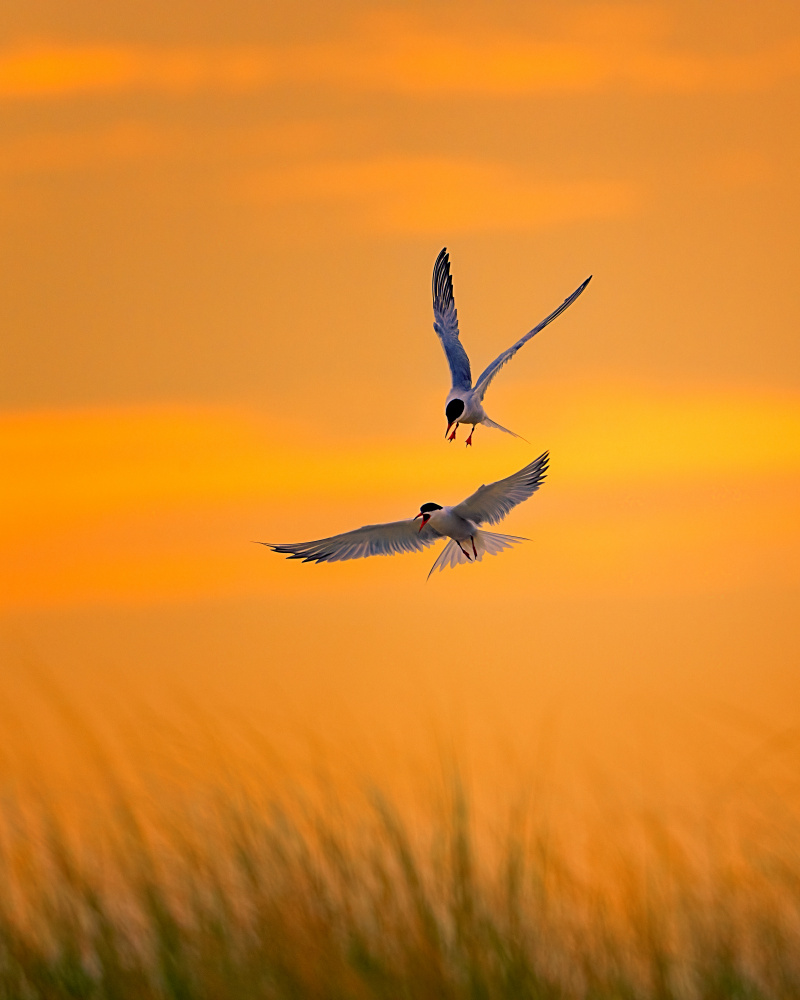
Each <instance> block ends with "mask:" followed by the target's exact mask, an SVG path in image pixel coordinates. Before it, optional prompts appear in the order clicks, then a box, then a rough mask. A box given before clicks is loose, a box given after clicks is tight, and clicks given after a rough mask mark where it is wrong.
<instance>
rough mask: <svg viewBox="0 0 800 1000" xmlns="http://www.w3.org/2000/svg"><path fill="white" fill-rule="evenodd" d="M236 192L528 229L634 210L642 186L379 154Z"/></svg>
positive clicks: (445, 227)
mask: <svg viewBox="0 0 800 1000" xmlns="http://www.w3.org/2000/svg"><path fill="white" fill-rule="evenodd" d="M236 192H237V194H238V196H240V197H244V198H245V199H247V200H249V201H252V202H255V203H257V204H261V205H263V206H265V207H277V206H286V205H296V206H308V207H310V208H313V209H314V212H315V213H318V210H319V207H320V206H326V205H327V206H331V207H337V206H338V207H342V206H343V207H345V208H346V209H348V210H355V213H356V215H357V216H358V217H359V218H360V221H361V223H362V224H363V225H365V226H367V227H369V228H373V229H378V230H382V231H385V232H393V233H415V234H417V233H420V234H438V233H441V232H443V231H446V232H449V233H457V232H474V231H490V230H498V231H508V230H525V231H528V230H531V229H539V228H545V227H548V226H553V225H561V224H564V223H569V222H575V221H578V220H586V219H603V218H614V217H617V216H620V215H625V214H627V213H629V212H630V211H632V210H633V209H634V208H635V207H636V205H637V204H638V201H639V192H638V190H637V189H636V188H635V187H634V186H633V185H631V184H628V183H625V182H623V181H616V180H603V179H583V180H552V179H541V178H537V177H535V176H533V175H531V174H530V173H528V172H527V171H525V170H524V169H522V168H514V167H509V166H507V165H505V164H501V163H491V162H479V161H469V160H457V159H443V158H438V157H422V156H420V157H384V158H373V159H367V160H342V161H328V162H322V163H311V164H301V165H299V166H295V167H286V168H277V169H271V170H265V171H260V172H255V173H252V174H250V175H248V176H247V177H244V178H242V179H240V180H239V181H238V182H237V183H236Z"/></svg>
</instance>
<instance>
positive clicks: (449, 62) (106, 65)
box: [0, 5, 800, 100]
mask: <svg viewBox="0 0 800 1000" xmlns="http://www.w3.org/2000/svg"><path fill="white" fill-rule="evenodd" d="M644 13H645V15H646V16H643V15H642V12H639V15H638V16H637V13H636V9H635V8H632V7H631V6H630V5H623V6H618V5H617V6H613V5H612V6H611V7H607V6H604V7H602V8H601V9H600V10H599V12H598V10H597V9H596V8H592V7H589V8H588V9H587V10H586V11H585V12H584V13H583V14H582V15H580V16H579V17H578V18H577V20H576V18H575V17H573V18H572V20H569V21H567V20H564V21H563V22H562V23H561V24H560V25H558V26H554V27H552V28H551V29H550V30H549V31H548V33H547V34H546V35H545V34H544V33H537V34H534V33H530V34H528V35H524V34H522V35H520V34H513V35H512V34H510V33H508V32H507V31H503V30H501V29H498V28H497V27H496V26H493V25H491V24H489V25H486V26H483V27H481V28H479V27H477V26H472V27H469V26H465V25H461V26H460V27H454V26H451V27H449V28H448V30H447V32H446V33H444V32H442V31H440V30H433V29H431V28H430V26H429V25H428V24H427V23H426V22H425V21H423V20H422V19H416V18H413V17H409V16H407V15H403V16H399V15H395V16H391V17H388V18H387V17H386V16H383V17H378V18H376V17H372V18H369V19H367V20H365V21H362V22H360V23H354V24H353V25H352V26H351V28H350V30H349V31H348V32H347V33H346V34H343V35H342V36H340V37H339V38H337V39H332V40H329V41H325V42H319V43H315V44H302V43H301V44H293V45H287V46H281V47H278V46H270V45H264V44H257V43H256V44H253V45H247V46H217V47H214V46H182V47H165V46H161V47H155V46H152V47H145V46H136V45H128V44H123V43H120V44H113V45H75V44H67V43H60V42H57V41H54V42H51V43H48V44H43V43H36V44H33V43H31V44H17V45H16V46H9V47H6V48H5V49H4V50H2V51H0V99H6V100H10V99H36V98H39V99H41V98H48V97H49V98H53V97H68V96H76V95H80V94H92V93H94V94H101V93H119V92H123V91H157V92H160V93H164V94H171V95H175V96H179V95H185V94H191V93H198V92H204V91H207V92H225V93H243V92H249V91H258V90H264V89H268V88H271V87H275V86H279V85H290V86H301V87H305V86H311V87H320V86H324V87H334V88H340V89H346V90H358V91H374V92H383V93H386V92H391V93H398V94H409V95H415V94H416V95H425V96H427V95H448V94H449V95H458V94H465V95H473V96H475V95H486V96H489V97H492V96H494V97H502V96H506V97H513V96H521V95H526V94H550V93H559V92H562V93H564V92H567V93H568V92H589V91H611V90H616V91H619V90H632V91H637V92H644V93H687V94H688V93H703V92H738V91H752V90H759V89H765V88H770V87H774V86H776V85H778V84H780V83H781V82H783V81H786V80H796V79H797V78H798V76H800V37H790V38H785V39H781V40H778V41H775V42H773V43H771V44H769V45H766V46H763V47H761V48H758V49H751V50H746V51H740V52H736V53H731V52H724V53H722V52H718V51H699V50H697V49H690V48H686V47H684V46H681V45H680V44H678V43H676V42H674V41H673V40H672V39H671V38H670V36H669V32H668V26H667V25H666V24H665V19H664V18H663V17H662V16H659V11H658V8H653V9H652V10H651V12H650V13H649V14H648V13H647V11H645V12H644Z"/></svg>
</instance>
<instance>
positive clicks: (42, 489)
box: [0, 386, 800, 605]
mask: <svg viewBox="0 0 800 1000" xmlns="http://www.w3.org/2000/svg"><path fill="white" fill-rule="evenodd" d="M540 405H542V406H544V407H546V408H547V409H548V411H549V412H550V416H551V420H552V424H553V428H554V439H553V440H552V441H548V442H547V443H548V444H549V446H550V449H551V455H552V469H553V471H552V474H551V482H549V483H547V484H546V488H545V489H544V490H543V491H542V493H541V494H540V496H539V497H537V498H535V500H534V501H532V502H531V503H530V504H529V505H526V506H525V507H524V508H523V509H520V510H519V511H518V512H515V514H514V518H513V520H514V521H515V523H516V524H521V525H522V526H523V527H521V528H519V529H518V530H519V531H520V532H521V533H522V534H526V535H529V536H531V537H534V538H535V542H536V546H537V550H538V556H537V562H538V563H539V564H540V565H541V560H542V558H543V554H546V559H547V563H548V566H549V569H548V573H547V574H546V576H543V577H542V582H543V583H545V582H546V586H547V588H548V589H552V587H554V586H556V587H558V588H560V589H563V590H565V591H567V592H569V591H579V592H582V591H584V590H585V589H586V588H587V586H594V587H599V588H600V589H601V590H604V589H608V588H609V587H610V588H611V589H612V590H617V589H618V588H619V587H620V585H622V586H623V589H625V587H624V582H623V583H621V581H624V579H625V577H626V575H628V576H629V575H630V573H631V567H633V578H632V579H633V585H634V586H635V587H637V588H638V587H640V586H641V576H642V573H643V571H644V566H645V565H647V566H648V567H649V572H650V573H651V574H654V575H655V576H657V578H658V581H659V586H661V587H663V586H664V585H665V583H666V585H668V587H669V589H675V588H677V589H678V590H679V591H680V590H683V589H687V588H688V590H690V591H691V590H693V589H694V588H695V587H696V586H698V585H699V586H701V588H705V587H707V586H709V585H711V586H716V585H719V584H720V583H721V582H723V581H724V580H725V579H726V577H730V575H731V574H732V573H733V574H734V576H735V577H736V579H737V580H741V579H742V574H744V577H745V578H746V577H747V574H748V573H755V574H756V576H759V575H761V573H762V569H763V566H762V567H761V568H760V567H759V559H760V560H761V562H762V563H764V561H766V563H767V564H769V565H772V563H774V562H775V558H774V556H775V554H776V553H782V555H781V558H779V559H778V567H777V569H774V570H773V572H775V571H777V572H778V573H779V575H780V577H781V578H782V579H786V580H795V579H796V578H797V577H798V571H796V570H795V569H793V568H792V567H793V566H794V567H797V566H800V524H798V522H797V519H796V517H795V504H796V501H797V498H798V495H797V490H796V489H795V490H793V491H792V492H791V493H789V494H788V495H787V493H786V486H787V482H794V483H795V484H800V400H798V399H797V398H795V397H791V396H784V397H780V396H773V397H770V396H767V395H766V394H754V393H747V392H741V391H740V392H738V393H736V392H733V391H728V392H725V393H720V392H718V391H714V390H711V391H709V390H706V391H703V390H702V389H699V388H695V389H693V390H691V391H690V390H687V389H683V390H680V391H677V390H673V391H672V392H667V391H663V390H662V391H660V392H659V391H658V390H653V391H651V392H649V393H643V392H641V390H631V389H629V388H627V387H625V386H617V387H616V389H614V390H613V391H609V389H608V388H606V389H603V390H602V391H599V390H597V389H594V390H593V389H587V388H584V387H576V388H573V389H572V391H569V390H567V389H565V388H564V387H561V391H560V392H558V393H555V392H554V393H552V395H551V396H550V398H546V399H545V400H543V401H540ZM482 437H483V440H481V441H480V446H481V447H482V448H485V449H488V448H489V447H490V445H491V444H492V443H495V444H499V442H491V441H490V440H488V439H487V438H488V435H487V434H486V433H484V435H482ZM0 456H1V458H2V463H3V466H4V468H5V469H6V470H8V472H9V482H10V483H12V484H14V485H13V486H12V487H11V489H9V490H7V491H6V492H5V493H4V495H3V498H2V501H0V521H1V522H2V525H3V529H2V532H1V533H0V537H3V538H4V539H5V543H4V545H5V552H4V554H3V563H4V565H6V566H7V567H10V566H16V567H17V569H16V571H15V572H14V573H13V574H12V576H13V579H9V585H8V589H7V590H6V592H5V595H4V597H3V599H4V600H5V601H6V602H8V603H10V604H12V605H14V604H18V603H23V604H30V603H34V604H35V603H37V602H38V601H39V600H41V601H43V602H44V603H50V602H51V601H53V600H56V601H61V600H67V601H69V602H74V601H81V600H85V599H90V598H91V595H96V594H98V593H100V592H105V593H106V594H107V598H108V599H110V600H114V599H115V598H120V599H123V600H127V599H130V598H131V597H136V599H142V598H146V597H147V594H148V592H149V589H150V588H152V591H153V595H154V596H155V595H158V596H162V597H163V596H165V595H167V594H168V595H171V596H172V597H179V596H181V595H186V594H189V595H194V596H198V595H201V594H204V593H208V594H220V593H224V592H225V591H226V590H230V591H231V592H232V593H239V594H241V593H246V592H247V591H248V590H253V591H254V592H258V591H260V590H262V589H264V588H265V587H266V588H267V589H270V588H272V587H278V588H282V587H284V586H292V587H294V586H297V585H298V584H300V585H302V583H301V580H300V579H298V577H297V576H296V574H295V569H296V567H294V566H287V565H285V564H284V563H283V561H282V560H280V559H278V558H277V557H275V556H272V555H270V556H267V555H266V553H263V552H260V551H259V559H258V560H257V561H256V560H255V559H254V558H253V552H252V551H251V550H250V548H249V547H248V545H247V543H248V542H249V541H250V539H249V538H247V537H239V538H238V539H237V538H236V537H235V534H234V533H233V531H232V525H236V524H239V525H242V530H244V527H243V515H242V511H245V510H246V511H247V512H248V514H247V517H248V518H249V519H253V520H254V523H255V524H256V525H257V528H251V530H254V531H256V530H257V532H258V537H259V538H263V537H264V536H266V539H267V540H273V541H280V540H286V541H288V540H298V541H299V540H302V539H303V538H306V537H308V538H311V537H320V536H324V535H325V534H329V533H330V534H333V533H335V532H337V531H340V530H346V529H347V528H348V527H353V528H355V527H358V526H359V524H360V523H362V520H367V521H369V520H373V521H374V520H394V519H396V518H398V517H403V516H411V515H412V513H413V511H415V510H416V508H417V507H418V505H419V503H422V502H423V500H424V497H427V495H428V493H429V492H431V489H432V484H436V483H441V480H442V478H443V477H442V473H441V470H442V462H443V460H444V459H445V457H446V458H447V459H448V460H452V458H453V452H452V450H451V449H448V448H447V446H446V445H445V444H444V443H443V442H439V441H435V440H434V441H430V440H428V441H426V442H419V441H415V440H409V439H404V440H403V439H401V440H393V439H389V440H388V441H384V440H376V441H373V442H371V443H369V444H367V443H365V444H364V445H361V446H359V447H355V448H353V447H349V448H348V449H347V459H346V461H342V455H341V451H340V450H339V446H338V445H337V442H336V440H335V439H333V438H331V437H326V438H324V439H323V440H322V441H318V442H317V443H315V444H312V443H311V442H309V440H308V439H307V438H304V436H303V435H302V434H301V433H298V432H297V431H296V430H293V429H292V427H291V424H274V423H270V422H269V421H267V420H266V419H265V418H263V417H258V416H256V415H253V414H247V413H246V412H245V411H236V410H225V409H221V408H218V409H208V408H200V407H198V408H195V409H191V408H177V409H168V408H162V409H155V410H146V409H141V410H116V411H115V410H111V411H83V412H80V411H78V412H72V413H70V412H61V413H58V412H51V413H28V414H18V415H11V416H6V417H4V418H2V420H0ZM528 458H529V453H528V449H526V448H523V447H522V446H515V449H512V450H510V449H508V448H506V449H505V450H504V451H503V453H502V458H500V457H499V456H498V455H494V456H491V457H490V456H488V455H487V456H486V457H485V458H484V459H483V461H482V463H481V466H482V468H481V480H480V481H483V479H484V478H489V477H488V475H486V471H487V469H488V468H491V469H492V470H493V472H492V477H491V478H495V477H496V478H500V477H502V476H503V475H507V474H509V473H510V472H512V471H514V470H515V468H516V467H518V466H520V465H521V464H524V462H525V461H527V460H528ZM511 463H513V465H512V464H511ZM475 474H476V473H475V471H474V467H473V466H472V465H470V466H466V465H465V466H464V467H463V468H462V469H461V471H460V473H458V474H455V475H452V476H451V477H450V482H448V484H447V486H446V487H444V488H446V489H447V490H448V493H452V495H448V496H445V497H442V498H441V502H445V503H447V502H455V501H456V500H457V499H459V498H460V496H461V495H462V494H464V495H466V494H467V493H469V492H472V490H473V489H475V488H477V486H478V485H480V482H479V481H475ZM441 488H443V487H442V486H441V485H440V486H439V487H437V489H441ZM423 494H424V497H423ZM356 501H357V504H358V505H357V506H356ZM354 511H357V512H358V513H354ZM226 512H227V513H226ZM255 512H257V514H256V513H255ZM373 512H374V514H373ZM287 515H291V516H287ZM354 518H356V520H353V519H354ZM358 518H361V519H362V520H357V519H358ZM178 519H180V520H182V521H183V522H184V523H186V522H187V521H188V522H189V523H191V521H192V519H194V521H195V529H194V530H192V531H190V532H188V533H187V532H186V530H185V528H184V529H183V530H181V529H180V528H179V527H178V524H179V520H178ZM253 520H251V521H250V523H253ZM226 522H227V523H226ZM111 525H116V528H115V529H113V532H112V531H110V530H109V526H111ZM279 529H280V530H281V531H282V532H284V533H285V532H286V531H289V530H291V531H292V532H293V533H294V535H296V536H297V537H296V538H294V537H283V535H281V536H280V537H278V535H276V532H277V531H278V530H279ZM509 530H511V531H513V530H514V529H513V528H509ZM115 534H116V537H114V535H115ZM40 547H41V548H42V549H43V550H45V551H48V552H58V553H61V557H60V558H59V559H57V560H52V559H43V560H42V561H41V562H36V561H35V560H33V561H32V560H31V559H30V554H31V553H32V552H33V551H35V550H36V549H37V548H40ZM789 549H791V551H793V552H794V553H795V554H796V555H797V557H798V558H797V559H796V560H794V559H790V558H789V557H788V551H789ZM69 553H72V555H71V557H68V555H69ZM262 557H263V558H262ZM412 561H413V560H412ZM422 561H423V560H422V559H418V560H417V562H418V563H419V562H422ZM429 561H430V560H429ZM65 562H66V563H67V564H68V570H67V572H65V566H64V563H65ZM508 563H509V564H508V566H507V567H505V570H506V572H505V574H503V575H504V576H505V577H506V582H505V583H502V584H500V585H501V586H503V587H504V588H505V587H511V588H514V587H516V586H518V584H519V573H520V572H524V569H523V565H522V563H523V561H522V560H511V559H509V560H508ZM387 564H388V565H387ZM566 567H568V570H567V569H566ZM637 567H638V568H637ZM712 567H713V569H712ZM780 567H784V569H781V568H780ZM709 570H710V572H709ZM397 571H398V570H397V566H396V561H395V560H375V561H372V562H369V563H359V564H358V565H357V566H356V567H355V568H351V569H345V570H344V572H345V574H347V576H346V578H347V579H348V580H349V581H350V583H349V585H354V586H370V581H373V580H375V579H376V578H379V579H383V580H386V579H390V578H391V576H392V574H396V573H397ZM304 572H305V573H307V574H309V577H308V581H307V582H308V583H309V585H314V586H315V585H317V584H319V583H322V584H324V585H327V584H330V583H331V582H332V581H331V578H330V576H329V574H330V572H331V571H330V569H329V568H328V567H304ZM336 572H337V573H339V574H340V575H341V567H337V570H336ZM401 572H403V571H401ZM414 572H417V573H418V572H419V567H418V566H416V567H415V568H414ZM289 574H292V575H289ZM404 575H405V574H404ZM303 582H305V581H303ZM650 586H652V583H651V584H650Z"/></svg>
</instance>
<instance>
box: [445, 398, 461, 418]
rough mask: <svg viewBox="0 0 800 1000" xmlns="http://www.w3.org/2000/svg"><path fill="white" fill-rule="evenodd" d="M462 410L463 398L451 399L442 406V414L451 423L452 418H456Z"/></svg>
mask: <svg viewBox="0 0 800 1000" xmlns="http://www.w3.org/2000/svg"><path fill="white" fill-rule="evenodd" d="M463 412H464V400H463V399H451V400H450V402H449V403H448V404H447V406H446V407H445V408H444V415H445V416H446V417H447V419H448V420H449V421H450V423H451V424H452V423H453V421H454V420H458V418H459V417H460V416H461V414H462V413H463Z"/></svg>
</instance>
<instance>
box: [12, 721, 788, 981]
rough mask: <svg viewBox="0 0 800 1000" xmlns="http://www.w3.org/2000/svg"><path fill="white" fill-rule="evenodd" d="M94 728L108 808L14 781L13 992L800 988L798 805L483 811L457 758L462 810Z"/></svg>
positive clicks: (455, 794) (91, 783)
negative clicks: (592, 816) (751, 812)
mask: <svg viewBox="0 0 800 1000" xmlns="http://www.w3.org/2000/svg"><path fill="white" fill-rule="evenodd" d="M73 723H74V724H75V725H76V726H77V725H79V723H78V722H75V720H74V719H73ZM80 725H83V724H82V723H80ZM82 739H83V742H84V745H85V746H86V747H88V756H89V757H90V758H91V759H92V761H93V763H92V767H91V768H90V769H88V770H87V772H86V782H87V789H84V791H86V792H87V800H88V802H89V803H91V804H92V806H91V808H84V809H83V811H82V812H81V814H80V815H77V813H76V811H75V809H74V808H72V807H68V806H67V805H65V803H64V801H63V799H61V800H58V797H57V796H56V795H54V794H53V793H52V792H49V791H48V790H47V787H46V782H45V781H44V780H41V779H42V775H41V774H40V775H39V779H37V780H36V781H34V782H32V783H31V784H30V785H28V786H27V787H25V788H22V787H21V786H17V787H16V790H13V789H12V786H11V785H10V784H7V785H6V786H5V789H4V793H3V797H2V801H1V802H0V885H2V891H1V892H0V997H2V998H9V1000H10V998H42V1000H60V998H67V997H92V998H109V1000H127V998H136V1000H148V998H154V1000H155V998H176V1000H190V998H204V1000H217V998H220V1000H221V998H239V997H241V998H253V1000H257V998H262V997H263V998H275V1000H278V998H320V1000H322V998H325V1000H328V998H331V1000H334V998H335V1000H343V998H353V1000H358V998H364V1000H367V998H414V1000H426V998H437V1000H439V998H453V1000H455V998H462V997H464V998H474V1000H478V998H505V997H508V998H521V997H533V998H542V1000H548V998H559V1000H562V998H563V1000H567V998H597V1000H600V998H606V997H609V998H610V997H614V998H620V1000H628V998H630V1000H633V998H650V997H652V998H658V1000H667V998H676V1000H677V998H708V1000H712V998H723V997H725V998H728V997H730V998H741V1000H745V998H747V1000H750V998H754V1000H755V998H761V997H764V998H766V997H774V998H786V1000H789V998H792V1000H796V998H797V997H800V823H795V821H794V819H792V818H791V817H792V816H794V815H795V814H794V813H793V812H791V811H789V812H787V813H785V814H783V815H782V816H781V817H780V819H779V820H776V819H775V817H774V816H772V815H770V816H765V815H763V814H759V815H757V816H750V817H749V818H748V819H745V818H741V817H740V819H739V820H738V821H737V822H736V824H735V825H727V824H723V823H722V822H721V820H720V819H719V817H717V816H716V815H712V820H713V822H712V823H711V824H710V826H709V827H708V828H707V829H705V830H703V831H702V834H699V833H698V830H697V829H696V828H690V827H688V826H686V825H684V826H683V827H681V826H680V825H678V824H675V823H669V822H667V821H666V820H665V819H655V818H653V817H649V818H648V817H634V816H632V815H628V816H617V817H616V818H615V821H614V822H613V823H610V824H605V825H598V826H597V828H596V829H593V830H579V831H578V833H579V834H580V835H579V836H575V829H574V827H573V828H571V829H570V830H567V829H566V828H563V829H562V828H561V827H559V825H558V823H556V822H554V820H553V818H552V817H547V816H545V815H541V814H539V813H537V810H536V808H534V807H531V808H528V809H525V810H522V809H516V810H509V813H508V818H505V817H503V816H497V815H489V816H484V815H483V814H481V816H482V818H480V819H479V818H478V816H477V814H476V810H475V808H474V804H473V802H472V801H471V799H470V796H469V794H468V793H467V791H466V789H465V787H464V784H463V782H462V781H461V780H460V779H459V777H458V774H457V772H456V771H455V770H453V771H451V776H450V778H449V780H448V781H446V782H443V783H442V797H441V802H440V804H439V807H438V808H434V807H430V806H429V807H422V806H421V805H419V804H417V805H412V804H409V803H408V802H406V804H404V805H403V806H400V805H399V804H398V802H397V800H395V801H392V799H391V798H390V797H389V796H388V795H387V794H385V793H384V794H382V793H381V792H379V791H376V790H374V789H368V790H365V791H363V792H361V793H359V794H358V795H352V794H349V793H348V794H344V793H343V794H337V793H336V790H335V789H334V788H331V787H330V786H327V787H323V788H322V789H320V788H319V786H317V787H316V788H315V789H314V790H313V793H312V791H310V790H309V788H305V789H303V788H302V787H301V786H297V785H284V788H283V790H282V792H280V794H278V793H277V792H276V791H275V786H274V784H272V785H271V786H270V788H266V787H263V786H262V784H261V782H260V779H259V775H258V773H256V771H253V770H252V769H251V771H250V772H249V773H248V766H247V765H245V764H240V766H239V769H238V771H234V769H233V768H232V767H230V766H228V765H226V766H223V767H221V768H219V769H218V773H217V775H216V776H215V777H214V778H213V779H211V778H209V779H208V780H207V781H206V782H205V784H204V786H202V787H201V786H200V785H198V784H196V783H187V782H185V781H184V780H180V781H177V780H176V781H173V782H172V783H170V782H169V781H161V783H160V785H159V786H158V788H156V786H154V785H153V784H151V783H148V782H144V783H143V784H142V783H140V784H139V785H136V784H133V783H131V782H130V781H129V780H128V778H126V777H124V774H125V769H124V768H122V767H118V766H116V765H112V764H111V763H110V760H112V759H113V757H112V756H111V755H110V754H108V755H107V754H106V750H105V748H104V747H103V746H101V744H100V743H99V741H98V740H97V738H96V736H95V735H93V734H92V733H86V732H84V733H83V735H82ZM168 770H169V769H168V768H167V771H168ZM324 784H325V783H324V782H323V785H324ZM84 805H85V802H84Z"/></svg>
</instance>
